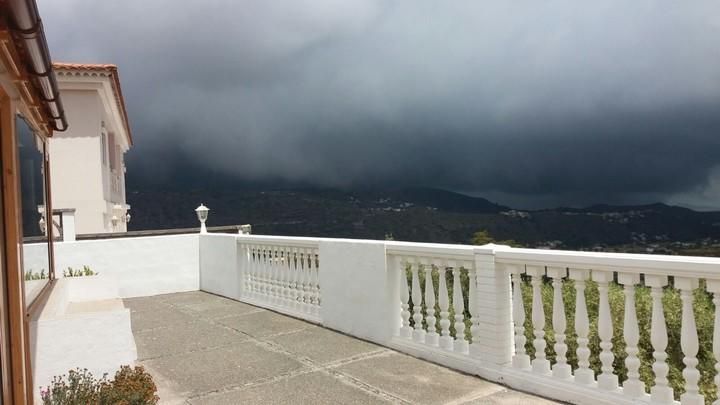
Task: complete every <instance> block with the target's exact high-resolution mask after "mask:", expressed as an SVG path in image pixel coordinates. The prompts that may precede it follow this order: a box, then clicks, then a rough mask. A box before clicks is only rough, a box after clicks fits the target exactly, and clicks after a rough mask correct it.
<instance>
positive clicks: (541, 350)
mask: <svg viewBox="0 0 720 405" xmlns="http://www.w3.org/2000/svg"><path fill="white" fill-rule="evenodd" d="M527 274H528V275H529V276H531V277H532V279H531V280H530V284H531V285H532V291H533V301H532V303H533V304H532V323H533V333H534V334H535V340H533V346H534V347H535V358H534V359H533V361H532V369H533V371H534V372H536V373H540V374H550V361H549V360H548V359H547V358H546V357H545V348H546V347H547V342H546V341H545V308H544V307H543V301H542V282H543V279H542V278H543V276H544V275H545V268H544V267H541V266H527Z"/></svg>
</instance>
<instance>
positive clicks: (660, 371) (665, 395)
mask: <svg viewBox="0 0 720 405" xmlns="http://www.w3.org/2000/svg"><path fill="white" fill-rule="evenodd" d="M667 283H668V279H667V276H657V275H650V274H646V275H645V285H646V286H648V287H650V288H651V290H650V296H651V297H652V317H651V321H650V322H651V324H650V343H651V344H652V347H653V358H654V359H655V362H654V363H653V365H652V369H653V373H655V385H653V386H652V387H651V388H650V401H651V402H652V403H654V404H672V403H673V402H674V399H673V390H672V388H671V387H670V386H668V379H667V375H668V372H669V371H670V366H668V364H667V362H666V359H667V352H666V351H665V350H666V349H667V344H668V334H667V325H666V324H665V312H664V310H663V304H662V297H663V287H665V286H666V285H667Z"/></svg>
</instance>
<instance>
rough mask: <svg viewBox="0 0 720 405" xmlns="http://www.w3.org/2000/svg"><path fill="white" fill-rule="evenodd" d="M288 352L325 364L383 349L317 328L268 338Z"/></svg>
mask: <svg viewBox="0 0 720 405" xmlns="http://www.w3.org/2000/svg"><path fill="white" fill-rule="evenodd" d="M269 340H271V341H273V342H275V343H277V344H279V345H281V346H282V347H283V348H285V349H287V350H288V351H289V352H291V353H294V354H296V355H299V356H304V357H307V358H309V359H311V360H313V361H315V362H317V363H320V364H326V363H330V362H333V361H337V360H342V359H346V358H348V357H352V356H356V355H359V354H363V353H369V352H374V351H378V350H381V349H383V348H382V347H380V346H377V345H374V344H372V343H368V342H365V341H362V340H359V339H354V338H351V337H348V336H345V335H343V334H341V333H337V332H334V331H331V330H329V329H325V328H322V327H319V326H313V327H311V328H307V329H304V330H302V331H300V332H296V333H290V334H287V335H280V336H275V337H271V338H269Z"/></svg>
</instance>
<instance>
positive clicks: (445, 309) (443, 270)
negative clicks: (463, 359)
mask: <svg viewBox="0 0 720 405" xmlns="http://www.w3.org/2000/svg"><path fill="white" fill-rule="evenodd" d="M436 265H437V268H438V274H439V275H440V282H439V283H438V289H439V290H440V291H439V292H438V303H439V305H440V347H442V348H443V349H445V350H452V349H453V338H452V336H450V319H449V318H450V298H449V296H448V289H447V281H446V279H445V277H446V274H447V268H448V266H451V267H452V266H455V263H446V262H445V261H442V260H438V261H437V262H436Z"/></svg>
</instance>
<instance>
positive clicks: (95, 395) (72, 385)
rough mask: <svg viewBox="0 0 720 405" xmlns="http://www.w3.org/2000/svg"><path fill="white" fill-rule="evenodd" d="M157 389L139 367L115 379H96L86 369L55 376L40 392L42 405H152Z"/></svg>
mask: <svg viewBox="0 0 720 405" xmlns="http://www.w3.org/2000/svg"><path fill="white" fill-rule="evenodd" d="M156 393H157V387H156V386H155V383H154V382H153V380H152V376H151V375H150V374H148V373H147V372H146V371H145V369H144V368H143V367H142V366H136V367H135V368H132V367H130V366H122V367H120V370H118V372H117V373H115V379H113V380H112V381H108V379H107V374H104V375H103V376H102V378H100V379H97V378H95V377H94V376H93V375H92V373H90V372H89V371H88V370H87V369H82V370H81V369H75V370H70V372H68V375H67V376H65V375H64V374H63V375H62V376H56V377H54V378H53V381H52V384H51V385H50V386H49V387H46V388H41V390H40V398H41V400H42V403H43V405H116V404H122V405H155V404H157V403H158V401H159V400H160V398H159V397H158V396H157V394H156Z"/></svg>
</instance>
